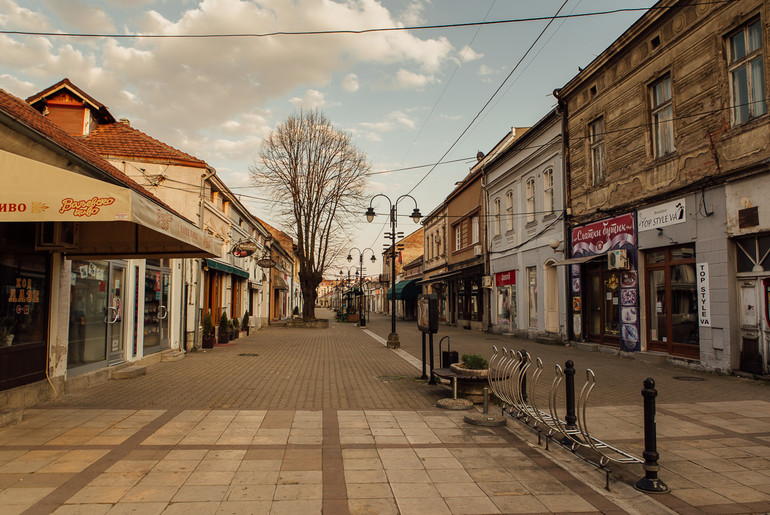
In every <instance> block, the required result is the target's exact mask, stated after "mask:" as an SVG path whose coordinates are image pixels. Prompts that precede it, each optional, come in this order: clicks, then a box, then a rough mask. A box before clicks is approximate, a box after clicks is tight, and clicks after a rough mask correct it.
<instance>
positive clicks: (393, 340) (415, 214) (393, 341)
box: [366, 193, 422, 349]
mask: <svg viewBox="0 0 770 515" xmlns="http://www.w3.org/2000/svg"><path fill="white" fill-rule="evenodd" d="M377 197H385V198H386V199H387V200H388V204H389V205H390V241H391V246H390V248H391V255H390V291H391V292H392V293H391V298H390V300H391V304H390V334H389V335H388V347H391V348H394V349H395V348H398V347H400V346H401V341H400V340H399V338H398V333H396V217H397V216H398V213H397V211H396V207H397V206H398V203H399V202H400V201H401V200H402V199H405V198H407V197H408V198H410V199H412V200H413V201H414V211H412V214H411V215H410V216H409V217H410V218H411V219H412V221H414V223H416V224H417V223H420V218H422V214H421V213H420V210H419V209H417V201H416V200H415V198H414V197H413V196H411V195H408V194H406V195H401V196H400V197H398V198H397V199H396V201H395V202H391V200H390V197H388V196H387V195H385V194H383V193H378V194H377V195H375V196H373V197H372V198H371V200H370V201H369V209H367V210H366V220H367V221H368V222H370V223H371V221H372V220H374V217H375V216H376V213H375V212H374V208H373V207H372V202H373V201H374V199H376V198H377Z"/></svg>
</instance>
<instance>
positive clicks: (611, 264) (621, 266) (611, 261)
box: [607, 249, 628, 270]
mask: <svg viewBox="0 0 770 515" xmlns="http://www.w3.org/2000/svg"><path fill="white" fill-rule="evenodd" d="M607 268H609V269H610V270H625V269H626V268H628V255H627V254H626V250H625V249H618V250H611V251H609V252H608V253H607Z"/></svg>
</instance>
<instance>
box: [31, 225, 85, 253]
mask: <svg viewBox="0 0 770 515" xmlns="http://www.w3.org/2000/svg"><path fill="white" fill-rule="evenodd" d="M79 228H80V227H79V225H78V224H77V223H76V222H41V223H39V224H37V231H36V232H37V234H36V236H37V237H36V239H35V249H36V250H59V249H62V250H66V249H74V248H76V247H77V246H78V236H79Z"/></svg>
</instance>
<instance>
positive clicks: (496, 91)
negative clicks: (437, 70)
mask: <svg viewBox="0 0 770 515" xmlns="http://www.w3.org/2000/svg"><path fill="white" fill-rule="evenodd" d="M567 2H569V0H564V3H563V4H561V7H559V10H558V11H556V14H555V15H554V16H552V17H551V18H550V19H549V21H548V23H547V24H546V26H545V27H544V28H543V30H542V31H540V34H538V36H537V37H536V38H535V41H533V42H532V44H531V45H530V46H529V48H528V49H527V51H526V52H524V55H522V56H521V59H519V61H518V62H517V63H516V65H515V66H514V67H513V69H511V71H510V73H509V74H508V75H507V76H506V77H505V79H503V82H501V83H500V85H499V86H498V87H497V89H496V90H495V91H494V93H492V96H491V97H489V100H487V101H486V103H484V105H483V106H482V107H481V110H479V112H478V113H476V116H474V117H473V119H472V120H471V121H470V123H468V125H467V126H466V127H465V129H463V131H462V132H461V133H460V135H459V136H457V139H455V140H454V142H453V143H452V144H451V145H450V146H449V148H448V149H447V150H446V152H444V154H443V155H442V156H441V158H439V160H438V161H437V162H436V164H435V165H434V166H433V167H432V168H431V169H430V170H428V173H426V174H425V175H424V176H423V177H422V179H420V180H419V181H417V184H415V185H414V186H412V189H410V190H409V194H411V193H412V192H413V191H414V190H416V189H417V187H418V186H419V185H420V184H422V182H423V181H424V180H425V179H427V178H428V176H429V175H430V174H431V173H433V170H435V169H436V167H437V166H438V163H440V162H441V161H442V160H443V159H444V158H445V157H446V156H447V154H449V152H451V151H452V149H453V148H454V147H455V146H456V145H457V143H459V142H460V140H461V139H462V138H463V136H465V133H466V132H468V130H469V129H470V128H471V126H472V125H473V124H474V123H476V120H477V119H478V118H479V116H481V113H483V112H484V110H485V109H486V108H487V106H488V105H489V104H490V103H491V102H492V100H493V99H494V98H495V96H496V95H497V94H498V93H499V92H500V90H501V89H502V88H503V86H505V83H506V82H507V81H508V79H510V78H511V75H513V74H514V72H515V71H516V70H517V69H518V67H519V65H520V64H521V63H522V61H524V59H525V58H526V57H527V55H529V53H530V51H532V48H534V46H535V45H536V44H537V42H538V41H540V38H541V37H543V34H545V31H546V30H548V27H550V26H551V24H552V23H553V21H554V20H555V19H556V16H558V15H559V13H560V12H561V10H562V9H564V6H565V5H567Z"/></svg>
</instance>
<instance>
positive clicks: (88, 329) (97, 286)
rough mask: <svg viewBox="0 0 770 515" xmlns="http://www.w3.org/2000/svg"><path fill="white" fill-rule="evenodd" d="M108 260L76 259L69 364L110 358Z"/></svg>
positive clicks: (71, 307)
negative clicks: (108, 343)
mask: <svg viewBox="0 0 770 515" xmlns="http://www.w3.org/2000/svg"><path fill="white" fill-rule="evenodd" d="M108 276H109V263H108V262H107V261H73V262H72V270H71V273H70V317H69V347H68V350H67V364H68V365H69V366H71V367H72V366H80V365H86V364H89V363H96V362H100V361H104V360H106V359H107V348H106V343H105V342H106V339H107V316H108V309H107V308H108V303H107V301H108V298H107V297H108V292H107V280H108Z"/></svg>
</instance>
